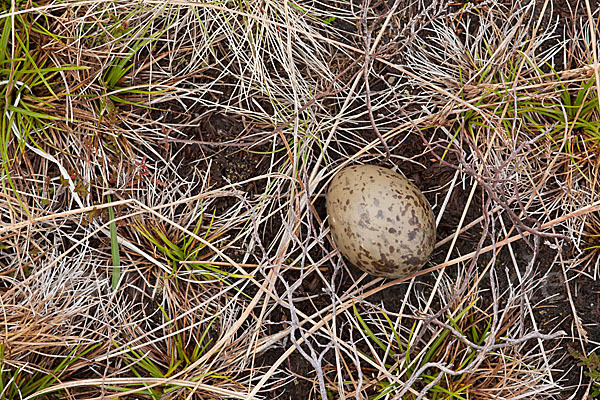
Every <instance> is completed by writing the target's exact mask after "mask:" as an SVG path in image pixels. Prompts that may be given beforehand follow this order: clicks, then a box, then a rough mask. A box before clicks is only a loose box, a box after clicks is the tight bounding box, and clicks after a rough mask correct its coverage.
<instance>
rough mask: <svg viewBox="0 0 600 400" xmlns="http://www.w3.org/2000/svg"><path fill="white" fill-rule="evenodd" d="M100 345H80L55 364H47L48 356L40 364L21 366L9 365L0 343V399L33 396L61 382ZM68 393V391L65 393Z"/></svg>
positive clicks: (9, 399) (11, 399)
mask: <svg viewBox="0 0 600 400" xmlns="http://www.w3.org/2000/svg"><path fill="white" fill-rule="evenodd" d="M98 346H99V345H98V344H97V345H92V346H88V347H84V346H83V345H78V346H76V347H75V348H73V349H72V350H71V351H70V352H69V353H68V354H67V355H66V356H65V357H62V360H61V361H60V362H58V364H56V363H54V364H56V365H54V366H50V365H47V363H48V360H51V359H50V358H46V361H43V362H42V363H41V364H40V365H37V366H36V365H28V364H22V365H21V366H19V367H16V366H14V365H9V364H8V363H7V362H6V360H5V347H4V345H0V400H14V399H20V398H25V397H28V396H32V397H31V398H36V396H35V393H37V392H40V391H42V390H44V389H48V388H50V387H52V386H53V385H55V384H56V383H59V382H60V381H61V379H63V378H65V377H66V375H69V374H71V373H72V372H73V368H74V367H76V364H77V362H78V361H80V360H81V359H82V358H83V357H85V355H86V354H89V353H90V352H91V351H93V350H94V349H96V348H97V347H98ZM63 394H64V395H66V393H63Z"/></svg>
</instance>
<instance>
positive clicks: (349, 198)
mask: <svg viewBox="0 0 600 400" xmlns="http://www.w3.org/2000/svg"><path fill="white" fill-rule="evenodd" d="M350 185H352V188H353V189H349V187H350ZM375 193H376V196H377V197H376V198H375V200H374V201H369V202H365V199H367V198H370V197H371V194H375ZM341 204H344V206H343V207H340V205H341ZM327 212H328V214H329V226H330V229H331V232H332V234H333V238H334V240H335V242H336V244H337V246H338V248H339V250H340V252H341V253H342V254H343V255H344V256H345V257H346V258H347V259H348V260H349V261H350V262H351V263H352V264H354V265H355V266H357V267H358V268H360V269H361V270H363V271H365V272H367V273H369V274H372V275H376V276H381V277H386V278H398V277H401V276H405V275H408V274H410V273H412V272H414V271H416V270H418V269H419V268H421V267H422V266H423V265H425V263H426V262H427V261H428V260H429V257H430V256H431V253H432V251H433V246H434V244H435V219H434V216H433V211H432V210H431V206H430V205H429V203H428V202H427V199H426V198H425V196H423V193H421V192H420V191H419V189H417V188H416V187H415V186H414V185H413V184H412V183H410V182H409V181H408V179H406V178H405V177H403V176H402V175H400V174H398V173H395V172H393V171H392V170H389V169H387V168H383V167H378V166H375V165H354V166H351V167H347V168H344V169H342V170H341V171H340V172H338V173H337V175H336V176H335V177H334V178H333V179H332V181H331V183H330V185H329V188H328V190H327ZM370 216H374V218H371V217H370Z"/></svg>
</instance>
